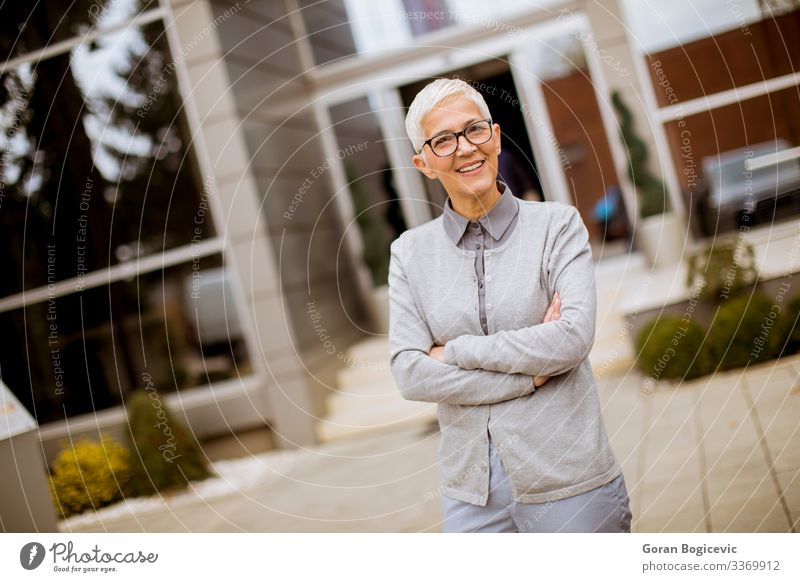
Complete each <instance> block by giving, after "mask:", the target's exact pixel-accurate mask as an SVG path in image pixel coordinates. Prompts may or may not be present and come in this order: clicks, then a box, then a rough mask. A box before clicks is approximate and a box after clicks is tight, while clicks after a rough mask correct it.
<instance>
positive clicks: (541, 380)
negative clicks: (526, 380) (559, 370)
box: [533, 376, 550, 388]
mask: <svg viewBox="0 0 800 582" xmlns="http://www.w3.org/2000/svg"><path fill="white" fill-rule="evenodd" d="M549 379H550V376H536V377H534V379H533V385H534V387H536V388H538V387H539V386H541V385H542V384H544V383H545V382H547V381H548V380H549Z"/></svg>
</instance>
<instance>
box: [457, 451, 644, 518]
mask: <svg viewBox="0 0 800 582" xmlns="http://www.w3.org/2000/svg"><path fill="white" fill-rule="evenodd" d="M489 459H490V463H489V466H490V469H489V471H490V473H489V499H488V501H487V502H486V506H484V507H481V506H479V505H472V504H471V503H465V502H463V501H457V500H455V499H450V498H449V497H445V496H442V513H443V515H444V531H445V532H448V533H450V532H494V533H520V532H522V533H545V532H573V533H590V532H603V533H623V532H624V533H629V532H630V531H631V511H630V500H629V498H628V491H627V489H626V487H625V479H624V477H623V476H622V474H621V473H620V475H619V477H617V478H616V479H614V480H613V481H611V482H609V483H606V484H605V485H602V486H600V487H597V488H596V489H592V490H591V491H587V492H586V493H581V494H579V495H575V496H573V497H567V498H566V499H559V500H558V501H551V502H548V503H518V502H516V501H514V497H513V495H512V494H511V482H510V480H509V478H508V475H507V474H506V472H505V469H504V468H503V463H502V462H501V461H500V455H499V454H497V451H496V449H495V448H494V444H493V443H492V440H491V437H490V438H489Z"/></svg>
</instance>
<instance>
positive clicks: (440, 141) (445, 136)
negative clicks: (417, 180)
mask: <svg viewBox="0 0 800 582" xmlns="http://www.w3.org/2000/svg"><path fill="white" fill-rule="evenodd" d="M462 135H463V136H464V137H465V138H466V139H467V141H468V142H469V143H471V144H472V145H481V144H484V143H486V142H487V141H489V140H490V139H492V120H491V119H482V120H480V121H476V122H475V123H471V124H469V125H468V126H467V127H465V128H464V129H463V130H461V131H459V132H456V133H442V134H440V135H437V136H434V137H432V138H431V139H429V140H428V141H426V142H425V143H423V144H422V147H421V148H420V149H419V152H417V153H421V152H422V150H423V149H424V148H425V146H426V145H427V146H428V147H429V148H431V151H432V152H433V153H434V154H435V155H436V156H438V157H440V158H446V157H447V156H452V155H453V154H454V153H455V152H456V150H457V149H458V138H459V137H461V136H462Z"/></svg>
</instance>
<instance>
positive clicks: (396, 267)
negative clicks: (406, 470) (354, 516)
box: [389, 79, 631, 532]
mask: <svg viewBox="0 0 800 582" xmlns="http://www.w3.org/2000/svg"><path fill="white" fill-rule="evenodd" d="M406 129H407V131H408V135H409V138H410V139H411V141H412V143H413V145H414V151H415V152H416V154H415V155H414V156H413V163H414V166H415V167H416V168H417V169H418V170H419V171H420V172H422V173H423V174H424V175H425V176H426V177H427V178H429V179H431V180H439V181H440V182H441V183H442V185H443V186H444V188H445V190H446V191H447V195H448V200H447V202H446V203H445V209H444V212H443V213H442V215H441V216H440V217H438V218H436V219H434V220H432V221H430V222H428V223H426V224H423V225H421V226H419V227H416V228H413V229H411V230H408V231H406V232H405V233H403V235H401V236H400V237H399V238H398V239H397V240H395V241H394V242H393V243H392V252H391V266H390V274H389V296H390V326H389V344H390V358H391V367H392V373H393V375H394V377H395V379H396V381H397V385H398V387H399V389H400V391H401V393H402V395H403V397H404V398H407V399H410V400H422V401H427V402H437V403H438V416H439V424H440V428H441V445H440V449H439V469H440V477H441V480H442V509H443V513H444V530H445V531H448V532H453V531H494V532H498V531H502V532H517V531H520V532H543V531H569V532H587V531H602V532H612V531H613V532H629V531H630V521H631V514H630V510H629V500H628V494H627V491H626V488H625V482H624V478H623V476H622V471H621V468H620V466H619V464H618V462H617V460H616V458H615V456H614V454H613V452H612V451H611V448H610V446H609V444H608V437H607V434H606V430H605V426H604V424H603V420H602V417H601V414H600V403H599V400H598V397H597V389H596V385H595V380H594V376H593V374H592V369H591V365H590V363H589V361H588V355H589V351H590V349H591V346H592V342H593V340H594V328H595V314H596V296H595V282H594V268H593V265H592V257H591V250H590V248H589V242H588V235H587V232H586V228H585V226H584V224H583V222H582V221H581V218H580V215H579V214H578V212H577V210H576V209H575V208H574V207H572V206H568V205H565V204H560V203H554V202H533V201H525V200H519V199H517V198H515V197H514V196H513V194H512V193H511V191H510V189H509V188H508V187H506V186H505V185H504V184H503V183H501V182H498V181H497V159H498V155H499V153H500V127H499V125H497V124H495V123H492V121H491V115H490V112H489V110H488V107H487V106H486V103H485V101H484V100H483V97H482V96H481V95H480V93H478V92H477V91H475V90H474V89H473V88H472V87H470V86H469V85H468V84H467V83H465V82H464V81H461V80H458V79H455V80H452V79H440V80H437V81H434V82H432V83H430V84H429V85H427V86H426V87H425V88H424V89H422V91H420V92H419V94H418V95H417V96H416V97H415V99H414V101H413V103H412V104H411V107H410V108H409V111H408V115H407V117H406Z"/></svg>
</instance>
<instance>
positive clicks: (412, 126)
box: [406, 79, 491, 153]
mask: <svg viewBox="0 0 800 582" xmlns="http://www.w3.org/2000/svg"><path fill="white" fill-rule="evenodd" d="M456 95H464V96H465V97H466V98H467V99H469V100H470V101H472V102H474V103H475V105H477V106H478V110H479V111H480V112H481V115H482V116H483V117H484V118H485V119H489V118H490V117H491V114H490V113H489V106H488V105H486V101H485V100H484V99H483V95H481V94H480V93H479V92H478V91H477V90H475V88H474V87H472V86H470V85H469V84H468V83H466V82H464V81H463V80H461V79H436V80H435V81H433V82H431V83H428V84H427V85H425V87H424V88H423V89H422V91H420V92H419V93H417V96H416V97H414V101H412V102H411V106H410V107H409V108H408V114H406V133H408V137H409V139H410V140H411V143H412V144H413V146H414V152H415V153H417V152H419V151H420V149H421V148H422V146H423V144H424V143H425V136H424V134H423V132H422V120H423V119H424V118H425V116H426V115H427V114H428V113H430V111H431V110H432V109H433V108H435V107H436V106H438V105H440V104H441V103H442V102H444V101H447V100H450V99H452V98H454V97H455V96H456Z"/></svg>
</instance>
